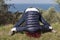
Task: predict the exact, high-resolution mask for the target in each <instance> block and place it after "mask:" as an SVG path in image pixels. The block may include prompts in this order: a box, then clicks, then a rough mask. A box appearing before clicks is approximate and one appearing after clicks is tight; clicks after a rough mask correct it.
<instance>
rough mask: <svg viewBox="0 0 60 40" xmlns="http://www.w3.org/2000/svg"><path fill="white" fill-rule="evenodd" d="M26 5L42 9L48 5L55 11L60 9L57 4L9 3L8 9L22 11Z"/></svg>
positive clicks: (46, 8)
mask: <svg viewBox="0 0 60 40" xmlns="http://www.w3.org/2000/svg"><path fill="white" fill-rule="evenodd" d="M28 7H35V8H39V9H42V10H48V9H49V8H50V7H54V8H55V10H56V11H60V7H59V5H58V4H11V6H10V8H9V9H8V10H9V11H11V12H16V11H19V12H24V11H25V9H26V8H28Z"/></svg>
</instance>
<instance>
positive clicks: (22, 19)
mask: <svg viewBox="0 0 60 40" xmlns="http://www.w3.org/2000/svg"><path fill="white" fill-rule="evenodd" d="M24 21H25V13H24V14H23V15H22V17H21V18H20V19H19V21H18V22H17V23H16V24H15V26H14V27H18V26H20V25H21V24H22V23H23V22H24Z"/></svg>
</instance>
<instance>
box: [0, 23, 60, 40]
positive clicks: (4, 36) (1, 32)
mask: <svg viewBox="0 0 60 40" xmlns="http://www.w3.org/2000/svg"><path fill="white" fill-rule="evenodd" d="M12 27H13V25H12V24H9V25H5V26H0V40H60V24H59V23H53V24H52V27H53V28H54V29H55V30H56V31H57V33H51V32H48V33H44V34H42V35H41V37H40V38H33V37H31V38H30V37H27V36H26V35H25V34H20V33H16V34H15V35H13V36H9V35H8V33H9V31H10V29H11V28H12Z"/></svg>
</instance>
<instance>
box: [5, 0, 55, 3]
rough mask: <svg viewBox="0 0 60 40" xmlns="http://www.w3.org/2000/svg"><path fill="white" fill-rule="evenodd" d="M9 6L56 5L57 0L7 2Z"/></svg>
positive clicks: (9, 0)
mask: <svg viewBox="0 0 60 40" xmlns="http://www.w3.org/2000/svg"><path fill="white" fill-rule="evenodd" d="M5 3H7V4H55V0H5Z"/></svg>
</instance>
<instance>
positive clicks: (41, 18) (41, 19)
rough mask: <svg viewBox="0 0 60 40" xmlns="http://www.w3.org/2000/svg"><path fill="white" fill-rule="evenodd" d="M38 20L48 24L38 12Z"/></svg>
mask: <svg viewBox="0 0 60 40" xmlns="http://www.w3.org/2000/svg"><path fill="white" fill-rule="evenodd" d="M39 20H40V21H41V22H42V23H43V24H44V25H48V26H50V24H49V23H48V22H47V21H46V20H45V19H44V18H43V17H42V16H41V14H39Z"/></svg>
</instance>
